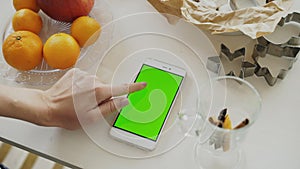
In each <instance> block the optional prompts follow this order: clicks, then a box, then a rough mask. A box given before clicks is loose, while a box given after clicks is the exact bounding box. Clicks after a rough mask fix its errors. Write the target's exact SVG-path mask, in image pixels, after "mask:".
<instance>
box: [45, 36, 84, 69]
mask: <svg viewBox="0 0 300 169" xmlns="http://www.w3.org/2000/svg"><path fill="white" fill-rule="evenodd" d="M43 52H44V58H45V60H46V61H47V63H48V65H50V66H51V67H53V68H57V69H66V68H69V67H72V66H73V65H74V64H75V63H76V61H77V58H78V57H79V55H80V47H79V45H78V43H77V42H76V40H75V39H74V38H73V37H72V36H71V35H69V34H66V33H57V34H54V35H52V36H50V37H49V39H48V40H47V41H46V43H45V45H44V48H43Z"/></svg>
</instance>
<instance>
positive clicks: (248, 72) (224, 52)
mask: <svg viewBox="0 0 300 169" xmlns="http://www.w3.org/2000/svg"><path fill="white" fill-rule="evenodd" d="M245 52H246V50H245V48H241V49H238V50H236V51H234V52H233V53H232V52H231V51H230V49H229V48H228V47H227V46H226V45H224V44H221V52H220V55H219V56H212V57H209V58H208V60H207V64H206V68H207V69H208V70H210V71H212V72H214V73H216V74H218V75H220V74H221V68H222V61H221V59H220V58H222V57H224V58H225V59H226V60H227V61H228V62H232V61H234V60H235V59H238V58H240V57H242V61H241V68H240V72H239V74H238V76H239V77H240V78H246V77H249V76H253V75H254V73H255V69H256V65H255V64H252V63H250V62H248V61H246V60H245ZM224 69H225V68H224ZM224 71H225V74H226V75H227V76H236V74H235V72H234V70H224Z"/></svg>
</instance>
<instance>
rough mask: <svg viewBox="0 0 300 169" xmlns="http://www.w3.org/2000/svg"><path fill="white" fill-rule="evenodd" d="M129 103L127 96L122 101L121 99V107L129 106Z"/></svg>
mask: <svg viewBox="0 0 300 169" xmlns="http://www.w3.org/2000/svg"><path fill="white" fill-rule="evenodd" d="M128 104H129V101H128V99H127V98H123V99H122V100H121V101H120V108H122V107H124V106H127V105H128Z"/></svg>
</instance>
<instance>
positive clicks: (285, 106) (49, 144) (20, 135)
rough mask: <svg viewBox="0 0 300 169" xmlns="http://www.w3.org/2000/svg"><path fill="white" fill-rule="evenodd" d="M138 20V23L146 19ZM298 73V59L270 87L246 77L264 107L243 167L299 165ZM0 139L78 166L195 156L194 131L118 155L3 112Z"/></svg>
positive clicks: (128, 7) (80, 135)
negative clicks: (136, 155) (176, 140)
mask: <svg viewBox="0 0 300 169" xmlns="http://www.w3.org/2000/svg"><path fill="white" fill-rule="evenodd" d="M295 1H296V2H295V5H294V6H293V8H294V9H293V10H297V11H300V9H299V6H300V1H299V0H295ZM109 4H110V5H111V6H112V10H113V15H114V18H119V17H122V16H124V15H127V14H133V13H137V12H153V11H155V9H154V8H153V7H152V6H151V5H150V4H148V2H146V1H145V0H144V1H141V0H127V1H121V0H110V1H109ZM297 8H298V9H297ZM0 11H1V15H0V22H1V25H0V26H1V27H0V28H1V30H2V29H4V25H5V24H4V23H6V21H7V17H6V16H7V15H9V16H10V15H11V14H12V13H13V12H14V10H13V9H12V6H11V2H10V1H5V2H2V3H1V7H0ZM140 22H141V24H142V23H143V22H146V21H143V20H141V21H140ZM208 37H209V38H210V39H211V41H212V43H213V44H214V45H215V47H218V46H219V45H220V42H224V43H225V44H227V45H228V46H229V47H230V48H232V49H238V48H239V47H242V46H241V45H243V44H241V43H240V42H241V41H244V42H250V41H252V40H251V39H249V38H247V37H245V36H243V35H242V36H212V35H209V34H208ZM1 45H2V44H1ZM299 74H300V62H299V61H298V62H296V63H295V64H294V67H293V69H292V70H291V71H290V72H289V73H288V75H287V77H286V78H285V79H284V80H283V81H279V83H277V84H276V85H275V86H274V87H269V86H268V85H267V84H266V82H265V81H264V80H263V78H256V77H251V78H248V80H249V81H250V82H251V83H253V85H254V86H255V87H256V88H257V89H258V91H259V92H260V94H261V96H262V99H263V103H262V104H263V107H262V113H261V115H260V117H259V119H258V120H257V121H256V124H255V125H254V126H253V127H252V128H251V130H250V132H249V133H248V135H247V139H246V140H245V142H244V144H243V149H244V151H245V154H246V159H247V161H246V166H245V168H246V169H253V168H255V169H266V168H272V169H282V168H289V169H298V168H299V167H300V160H299V157H300V148H299V146H300V132H299V131H298V122H299V119H300V114H299V108H298V107H299V106H298V105H299V100H300V96H299V92H298V87H299V86H300V80H299ZM298 99H299V100H298ZM1 106H3V105H1ZM0 139H1V140H3V141H6V142H9V143H13V144H15V145H18V146H21V147H22V148H25V149H29V150H32V151H35V152H38V153H40V154H43V155H46V156H47V157H49V158H51V159H56V160H61V161H63V162H65V163H68V164H72V165H74V166H78V167H80V168H87V169H94V168H95V169H98V168H106V169H115V168H122V169H127V168H128V169H139V168H148V169H150V168H173V169H182V168H188V169H193V168H196V165H195V162H194V161H193V160H194V151H193V147H194V144H195V139H194V138H192V137H187V138H186V139H185V140H184V141H183V142H182V143H181V144H179V145H178V146H177V147H176V148H174V149H172V150H171V151H169V152H168V153H166V154H163V155H160V156H156V157H153V158H149V159H142V160H134V159H127V158H121V157H117V156H115V155H112V154H110V153H108V152H106V151H103V150H102V149H100V148H99V147H97V146H96V145H95V144H94V143H93V142H92V141H91V140H90V139H89V138H88V137H87V136H86V135H85V134H84V132H83V131H81V130H78V131H66V130H63V129H58V128H45V127H38V126H35V125H32V124H29V123H26V122H22V121H18V120H13V119H7V118H0Z"/></svg>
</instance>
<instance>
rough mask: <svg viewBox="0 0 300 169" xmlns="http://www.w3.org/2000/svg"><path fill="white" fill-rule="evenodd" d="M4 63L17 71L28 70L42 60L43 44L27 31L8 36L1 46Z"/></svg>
mask: <svg viewBox="0 0 300 169" xmlns="http://www.w3.org/2000/svg"><path fill="white" fill-rule="evenodd" d="M2 52H3V56H4V59H5V60H6V62H7V63H8V64H9V65H11V66H12V67H14V68H16V69H18V70H30V69H33V68H35V67H36V66H38V65H39V64H40V63H41V61H42V59H43V42H42V40H41V39H40V37H39V36H37V35H36V34H34V33H32V32H29V31H18V32H14V33H12V34H11V35H9V36H8V37H7V38H6V39H5V41H4V42H3V45H2Z"/></svg>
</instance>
